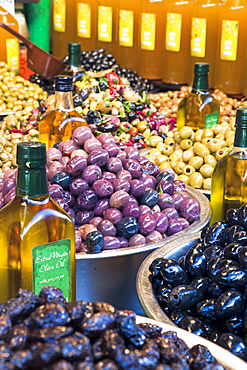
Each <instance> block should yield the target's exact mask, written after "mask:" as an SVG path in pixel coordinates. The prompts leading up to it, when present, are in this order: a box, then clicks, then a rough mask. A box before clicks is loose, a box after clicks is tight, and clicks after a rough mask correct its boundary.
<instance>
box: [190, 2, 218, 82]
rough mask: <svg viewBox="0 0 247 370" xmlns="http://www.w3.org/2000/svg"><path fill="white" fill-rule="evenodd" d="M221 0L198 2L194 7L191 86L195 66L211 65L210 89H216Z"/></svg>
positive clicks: (191, 44)
mask: <svg viewBox="0 0 247 370" xmlns="http://www.w3.org/2000/svg"><path fill="white" fill-rule="evenodd" d="M220 4H221V1H220V0H197V1H196V2H195V3H194V4H193V7H192V21H191V22H192V23H191V42H190V65H189V79H188V81H189V84H191V83H192V81H193V76H194V64H195V63H209V64H210V74H209V76H208V81H209V88H210V89H213V87H214V73H215V50H216V49H217V46H218V43H219V27H218V15H219V6H220Z"/></svg>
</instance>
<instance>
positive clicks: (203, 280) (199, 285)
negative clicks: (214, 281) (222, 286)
mask: <svg viewBox="0 0 247 370" xmlns="http://www.w3.org/2000/svg"><path fill="white" fill-rule="evenodd" d="M210 284H211V280H210V279H209V278H208V277H207V276H200V277H198V278H195V279H194V280H192V281H191V282H190V285H191V286H192V287H194V288H196V289H199V290H200V291H201V292H202V294H203V296H205V295H206V294H207V292H208V287H209V285H210Z"/></svg>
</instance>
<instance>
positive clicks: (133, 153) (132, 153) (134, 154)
mask: <svg viewBox="0 0 247 370" xmlns="http://www.w3.org/2000/svg"><path fill="white" fill-rule="evenodd" d="M124 151H125V153H126V158H128V159H134V160H136V161H138V160H139V157H140V154H139V150H138V149H136V148H134V147H133V146H128V147H127V148H125V149H124Z"/></svg>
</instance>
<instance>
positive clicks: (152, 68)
mask: <svg viewBox="0 0 247 370" xmlns="http://www.w3.org/2000/svg"><path fill="white" fill-rule="evenodd" d="M165 14H166V0H142V2H141V15H140V17H141V20H140V25H139V45H140V48H139V50H138V53H139V58H138V61H139V63H138V65H139V67H138V69H137V70H138V73H139V74H140V75H141V76H142V77H144V78H148V79H151V80H161V77H162V63H163V61H162V58H161V55H162V49H163V45H164V38H165Z"/></svg>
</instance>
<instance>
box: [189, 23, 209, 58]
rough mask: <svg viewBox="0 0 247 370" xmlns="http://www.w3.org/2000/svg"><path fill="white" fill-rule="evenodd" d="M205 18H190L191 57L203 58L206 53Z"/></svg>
mask: <svg viewBox="0 0 247 370" xmlns="http://www.w3.org/2000/svg"><path fill="white" fill-rule="evenodd" d="M206 30H207V19H206V18H194V17H193V18H192V24H191V44H190V47H191V55H192V56H193V57H201V58H204V57H205V52H206Z"/></svg>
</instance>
